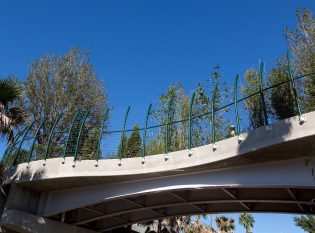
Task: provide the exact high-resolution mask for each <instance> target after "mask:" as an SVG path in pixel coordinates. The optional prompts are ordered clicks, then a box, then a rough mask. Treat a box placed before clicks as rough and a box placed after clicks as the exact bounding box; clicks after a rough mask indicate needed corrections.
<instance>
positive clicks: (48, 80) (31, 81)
mask: <svg viewBox="0 0 315 233" xmlns="http://www.w3.org/2000/svg"><path fill="white" fill-rule="evenodd" d="M22 86H23V90H24V91H23V100H22V106H23V107H24V109H25V110H26V111H27V112H29V114H30V118H31V121H35V125H34V127H33V128H32V131H31V133H34V132H35V130H36V129H37V128H38V126H39V124H40V122H41V121H42V120H43V119H45V118H46V119H47V120H46V122H45V124H44V127H43V129H42V130H41V131H40V134H39V135H38V136H37V142H38V144H46V143H47V140H48V136H49V131H50V129H51V127H52V125H53V123H54V121H55V119H56V118H57V116H58V115H59V114H61V113H64V116H63V120H62V121H61V124H60V125H59V126H58V127H59V128H58V131H59V132H64V131H67V130H68V127H69V125H70V122H71V119H72V116H73V114H74V113H75V112H76V111H78V110H88V109H89V110H91V111H90V115H89V122H90V126H91V127H92V128H93V125H100V124H99V122H100V121H101V120H102V118H103V116H104V113H105V109H107V107H108V100H107V96H106V93H105V90H104V86H103V84H102V83H101V82H100V81H99V80H98V79H97V76H96V74H95V71H94V69H93V66H92V65H91V63H90V60H89V54H88V52H86V51H83V50H80V49H79V48H73V49H70V51H69V52H68V53H66V54H65V55H63V56H61V57H57V56H56V55H55V54H49V55H45V56H42V57H40V58H38V59H36V60H35V61H34V62H33V63H32V64H31V66H30V69H29V72H28V75H27V79H26V82H24V83H23V85H22ZM65 138H66V135H65V134H61V135H58V140H59V141H61V143H64V141H65Z"/></svg>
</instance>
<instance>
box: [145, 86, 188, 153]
mask: <svg viewBox="0 0 315 233" xmlns="http://www.w3.org/2000/svg"><path fill="white" fill-rule="evenodd" d="M171 99H173V101H172V105H171V108H170V119H169V120H170V124H169V127H168V129H169V133H168V139H167V140H168V143H169V145H168V149H169V151H175V150H182V149H185V148H187V135H188V122H187V121H184V122H181V123H177V124H174V123H172V122H174V121H176V120H183V119H187V118H188V112H189V111H188V108H189V97H188V96H187V95H186V93H185V90H184V88H183V86H182V84H181V83H179V82H177V83H173V84H171V85H170V86H169V87H168V89H167V91H166V93H165V94H161V95H160V96H159V105H158V106H157V109H156V110H155V111H153V113H152V117H153V118H154V120H155V121H156V122H158V124H161V125H164V126H163V127H159V128H158V131H157V132H156V133H155V135H154V137H153V138H151V139H149V140H148V143H147V152H148V154H153V153H163V152H164V146H165V131H166V125H165V124H166V122H167V114H168V106H169V103H170V100H171Z"/></svg>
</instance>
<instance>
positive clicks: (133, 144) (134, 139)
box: [125, 124, 141, 158]
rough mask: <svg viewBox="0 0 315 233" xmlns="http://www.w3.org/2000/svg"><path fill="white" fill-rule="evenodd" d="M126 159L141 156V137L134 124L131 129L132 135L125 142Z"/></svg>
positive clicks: (137, 127)
mask: <svg viewBox="0 0 315 233" xmlns="http://www.w3.org/2000/svg"><path fill="white" fill-rule="evenodd" d="M126 146H127V148H126V155H125V156H126V158H132V157H138V156H141V136H140V133H139V126H138V124H136V125H135V126H134V127H133V130H132V133H131V135H130V137H129V138H128V141H127V145H126Z"/></svg>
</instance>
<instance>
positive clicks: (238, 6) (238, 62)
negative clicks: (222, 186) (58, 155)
mask: <svg viewBox="0 0 315 233" xmlns="http://www.w3.org/2000/svg"><path fill="white" fill-rule="evenodd" d="M299 7H309V8H312V10H313V11H314V10H315V2H314V1H313V0H299V1H293V0H277V1H275V0H269V1H253V0H248V1H232V0H231V1H192V0H191V1H184V0H180V1H175V0H174V1H166V0H159V1H157V0H155V1H153V0H151V1H148V0H143V1H140V0H132V1H131V0H130V1H119V0H115V1H113V0H107V1H101V0H94V1H56V0H55V1H40V0H38V1H34V0H29V1H22V0H21V1H11V0H10V1H9V0H2V1H1V2H0V36H1V39H0V74H1V75H2V76H6V75H8V74H14V75H16V76H17V77H18V78H19V79H20V80H24V79H25V76H26V74H27V71H28V67H29V65H30V64H31V62H32V61H33V60H34V59H35V58H37V57H39V56H41V55H43V54H45V53H48V52H55V53H57V54H59V55H60V54H63V53H65V52H66V51H67V50H68V49H69V48H70V47H72V46H79V47H80V48H86V49H88V50H89V51H90V53H91V54H90V56H91V62H92V63H93V64H94V67H95V70H96V73H97V75H98V77H99V78H100V79H101V80H103V81H104V83H105V84H106V90H107V93H108V96H109V100H110V102H111V104H112V105H113V106H121V107H125V106H127V105H131V106H134V105H138V106H146V105H147V104H148V103H150V102H151V101H153V100H154V99H156V97H157V95H158V94H161V93H162V92H163V91H164V90H165V89H166V87H167V86H168V85H169V84H170V83H171V82H175V81H181V82H182V83H183V84H184V86H185V88H186V89H187V92H188V93H191V92H192V90H193V89H194V87H195V85H196V83H197V82H198V81H204V80H205V79H206V78H207V77H208V76H209V71H210V69H211V67H212V66H213V65H215V64H219V65H220V66H221V67H222V72H223V75H224V78H225V79H226V80H227V81H229V82H230V83H232V79H233V77H234V76H235V74H236V73H243V72H244V71H245V70H246V69H247V68H249V67H255V66H257V63H258V60H259V59H260V60H263V61H265V62H266V64H267V68H268V67H269V68H270V66H272V64H274V62H275V60H276V58H277V57H279V56H280V55H281V54H283V53H285V51H286V49H287V45H286V43H285V40H284V36H283V29H284V27H285V26H289V27H290V28H294V27H295V10H296V8H299ZM3 148H4V145H3V144H0V154H2V153H1V151H3ZM255 217H256V222H257V224H256V226H255V229H254V232H255V233H263V232H264V233H265V232H270V233H272V232H283V233H294V232H295V233H298V232H301V230H299V229H297V228H295V227H294V226H293V224H292V216H291V215H255ZM236 232H237V233H239V232H244V230H241V228H240V227H237V229H236Z"/></svg>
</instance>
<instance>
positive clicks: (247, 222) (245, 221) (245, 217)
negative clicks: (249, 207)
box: [238, 213, 255, 233]
mask: <svg viewBox="0 0 315 233" xmlns="http://www.w3.org/2000/svg"><path fill="white" fill-rule="evenodd" d="M238 222H239V224H240V225H242V226H243V227H244V228H245V229H246V233H251V231H250V229H251V228H253V227H254V223H255V219H254V217H253V216H252V215H251V214H248V213H243V214H240V216H239V217H238Z"/></svg>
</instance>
